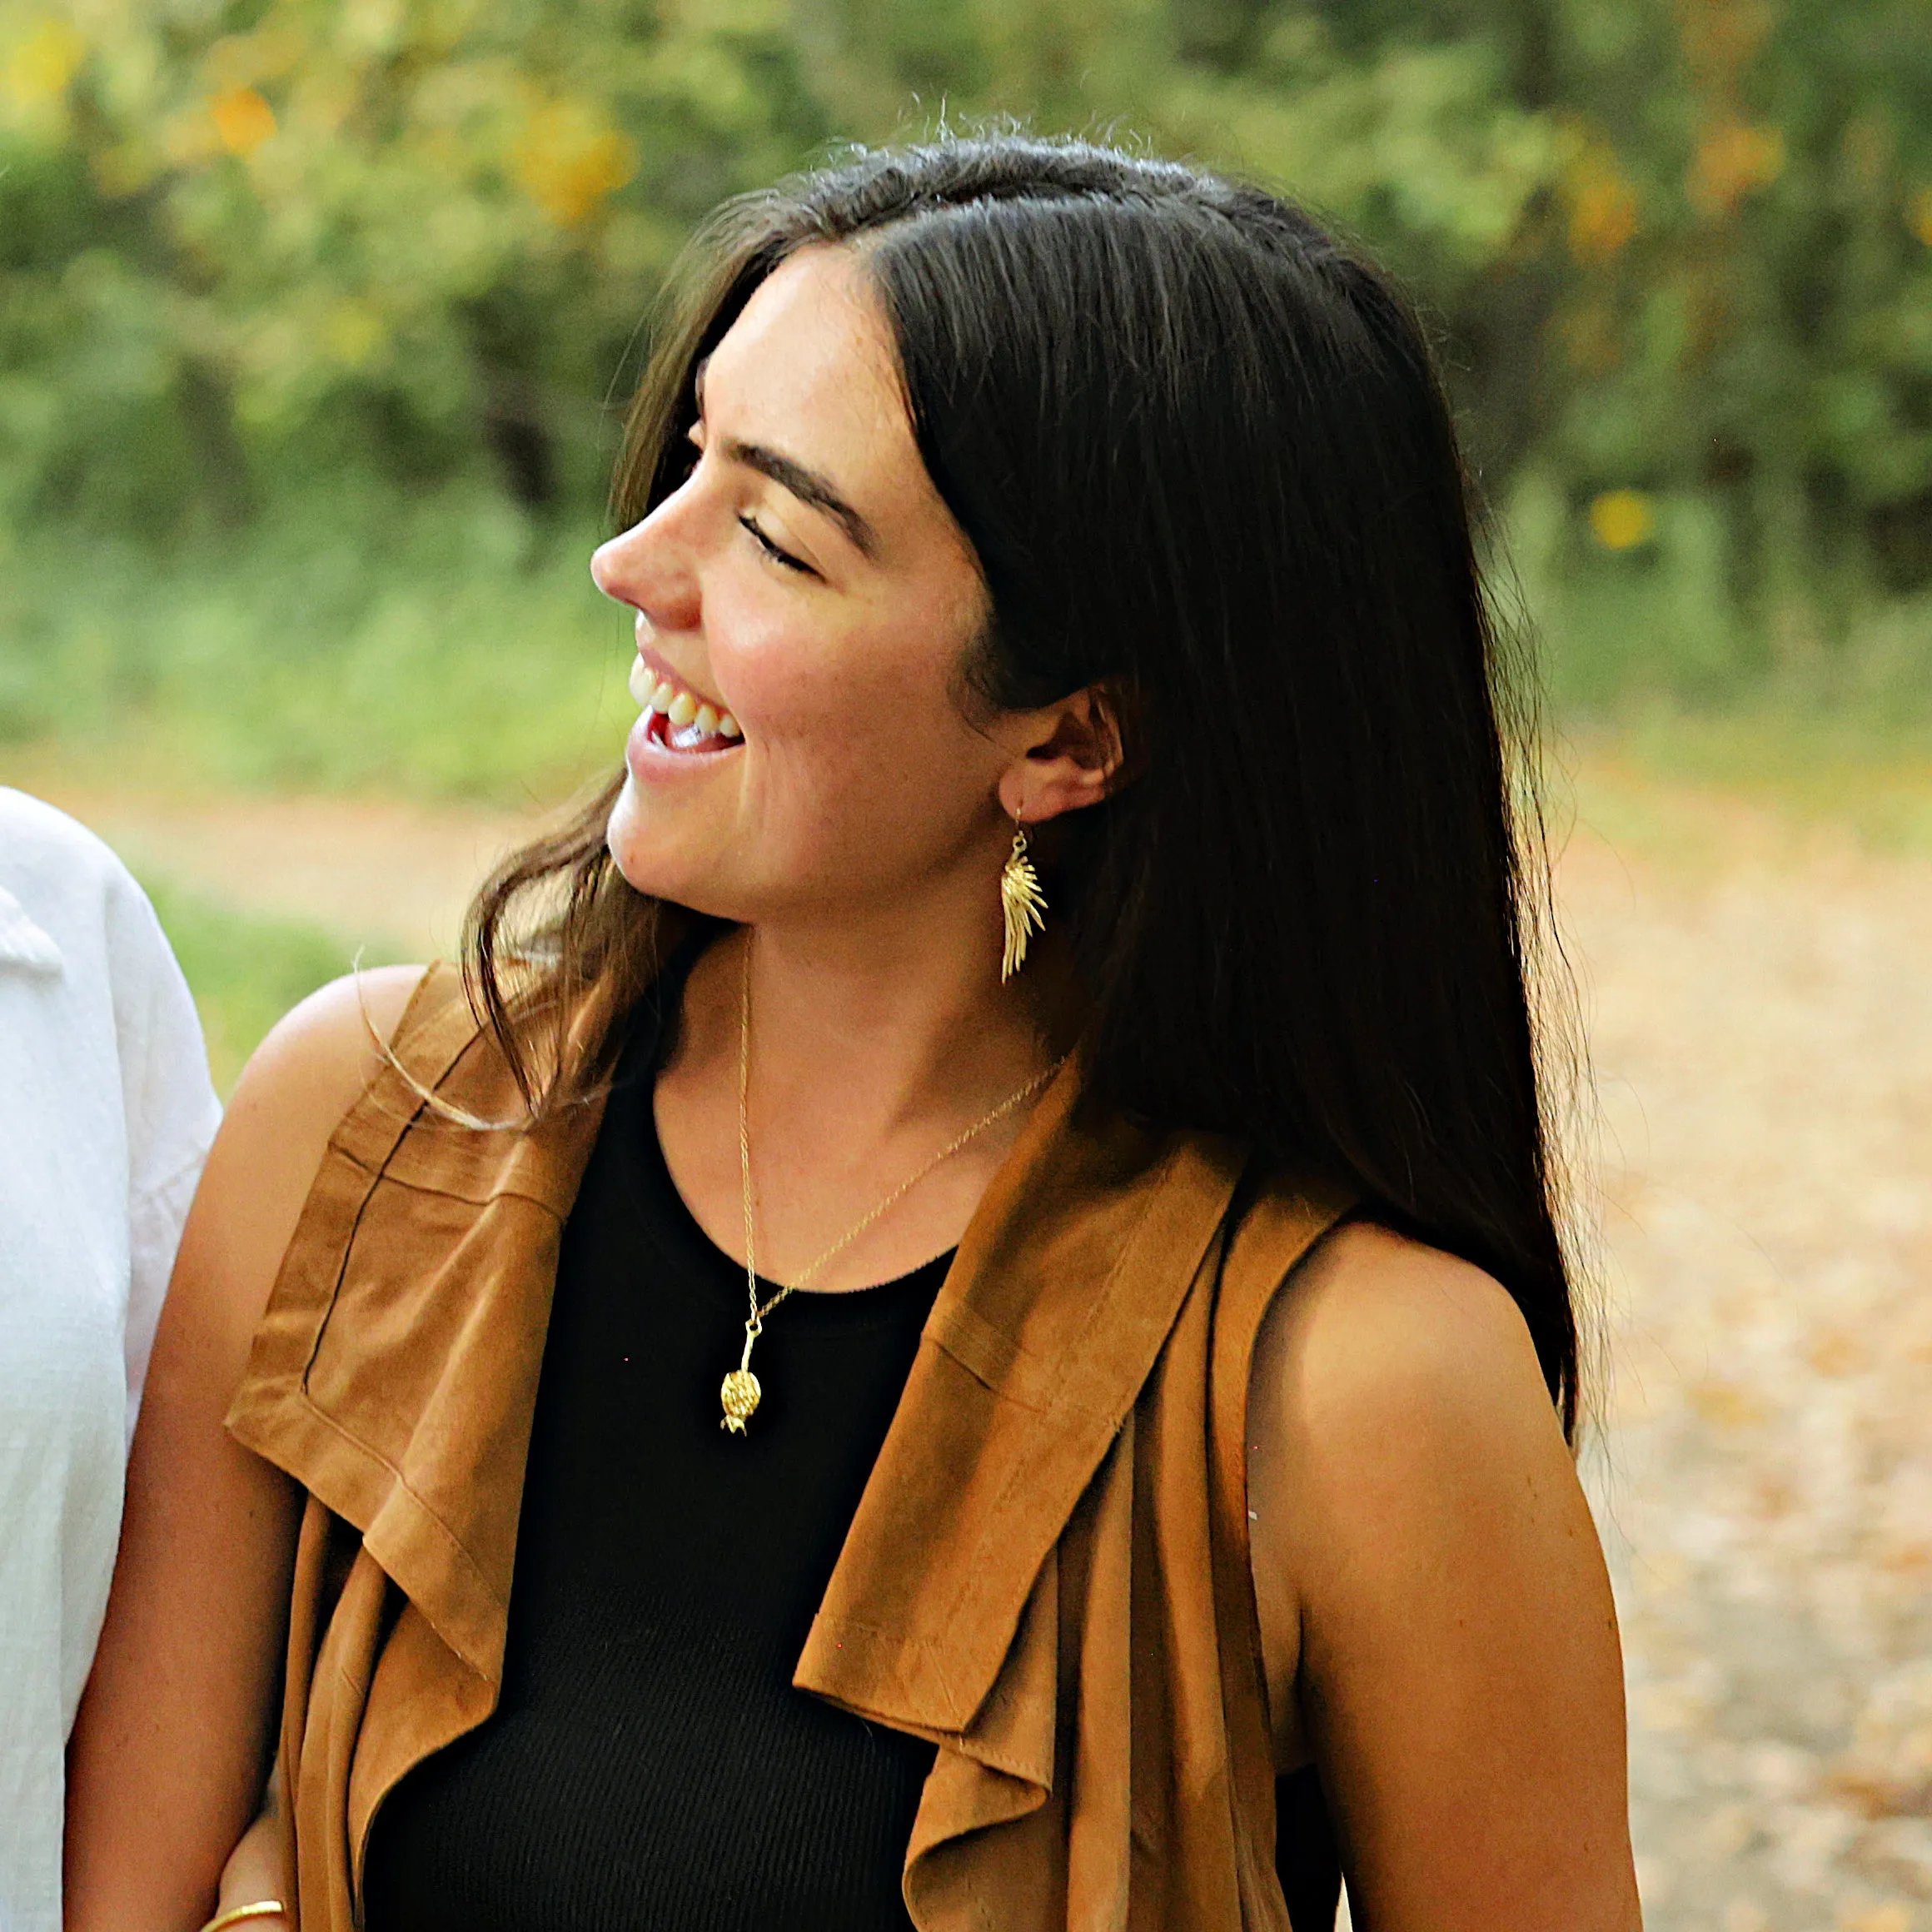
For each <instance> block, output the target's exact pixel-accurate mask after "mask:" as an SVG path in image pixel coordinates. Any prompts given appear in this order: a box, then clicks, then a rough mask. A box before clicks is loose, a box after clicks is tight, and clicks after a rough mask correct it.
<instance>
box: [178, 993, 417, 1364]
mask: <svg viewBox="0 0 1932 1932" xmlns="http://www.w3.org/2000/svg"><path fill="white" fill-rule="evenodd" d="M422 976H423V968H421V967H420V966H385V967H379V968H375V969H373V970H371V971H369V972H366V973H353V974H351V975H348V976H347V977H346V978H341V979H337V980H335V981H333V982H331V983H330V984H329V985H327V986H325V987H323V988H321V990H320V991H318V992H316V993H311V994H310V996H309V997H308V998H306V999H305V1000H304V1001H302V1003H301V1005H299V1006H297V1007H296V1008H294V1009H293V1010H292V1011H291V1013H288V1014H287V1015H286V1018H283V1019H282V1020H281V1021H280V1022H279V1023H277V1025H276V1027H275V1028H274V1030H273V1031H272V1032H271V1033H270V1034H269V1035H268V1037H267V1038H266V1039H265V1040H264V1041H263V1042H262V1043H261V1045H260V1046H259V1047H258V1048H256V1051H255V1053H254V1055H253V1057H252V1058H251V1059H250V1060H249V1062H248V1064H247V1066H246V1068H244V1069H243V1070H242V1074H241V1079H240V1080H239V1081H238V1082H237V1084H236V1088H235V1094H234V1098H232V1100H231V1101H230V1103H229V1104H228V1109H227V1114H226V1116H225V1117H224V1118H223V1120H222V1128H221V1131H220V1133H218V1134H217V1136H216V1138H215V1144H214V1147H213V1148H212V1150H211V1151H210V1153H209V1155H208V1164H207V1168H206V1169H205V1170H204V1171H203V1173H202V1184H201V1188H200V1191H199V1192H198V1193H197V1195H196V1197H195V1204H194V1208H193V1210H192V1212H191V1213H190V1215H189V1217H188V1225H187V1227H186V1228H185V1229H184V1230H183V1232H182V1252H181V1257H180V1259H179V1261H178V1262H177V1266H176V1274H175V1289H176V1291H177V1292H176V1293H174V1294H171V1297H170V1299H171V1301H175V1300H177V1299H179V1298H181V1297H188V1298H191V1299H192V1298H195V1297H208V1296H211V1295H212V1296H215V1297H219V1298H220V1299H221V1300H222V1302H225V1303H227V1304H228V1307H227V1311H226V1312H227V1314H228V1315H229V1316H230V1317H232V1320H233V1321H235V1322H237V1323H244V1324H246V1327H248V1328H250V1329H252V1327H253V1325H254V1323H255V1322H256V1320H257V1319H258V1318H259V1317H260V1315H261V1310H262V1307H263V1306H264V1305H265V1304H266V1301H267V1297H268V1291H269V1288H270V1287H271V1285H272V1282H273V1280H274V1276H275V1273H276V1268H277V1267H278V1266H279V1264H280V1262H281V1253H282V1251H283V1249H284V1248H286V1247H287V1245H288V1242H289V1240H290V1237H291V1236H292V1235H293V1234H294V1232H295V1227H296V1222H297V1221H298V1220H299V1219H300V1217H301V1208H302V1203H303V1202H304V1201H305V1200H306V1198H307V1197H308V1192H309V1188H310V1186H311V1183H313V1181H314V1179H315V1176H316V1169H317V1168H319V1167H320V1166H321V1159H322V1155H323V1153H324V1150H325V1149H326V1148H327V1146H328V1142H329V1136H330V1135H331V1133H333V1132H334V1131H335V1129H336V1123H338V1122H339V1121H340V1120H341V1118H342V1116H343V1115H344V1114H345V1113H347V1112H348V1111H349V1109H350V1108H351V1107H353V1106H354V1105H355V1104H356V1101H357V1100H359V1099H360V1098H361V1097H362V1094H363V1093H364V1092H365V1091H366V1089H367V1087H368V1084H369V1083H370V1081H371V1079H372V1078H374V1077H375V1075H376V1072H377V1071H378V1069H379V1068H381V1065H382V1063H383V1056H384V1053H385V1052H386V1048H387V1046H388V1043H389V1042H390V1041H391V1039H392V1038H394V1036H395V1033H396V1028H397V1027H398V1026H400V1025H401V1021H402V1016H403V1013H404V1012H405V1011H406V1008H407V1007H408V1005H409V1003H410V999H411V996H412V995H413V994H414V993H415V992H416V988H417V986H418V985H419V984H420V983H421V980H422Z"/></svg>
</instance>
